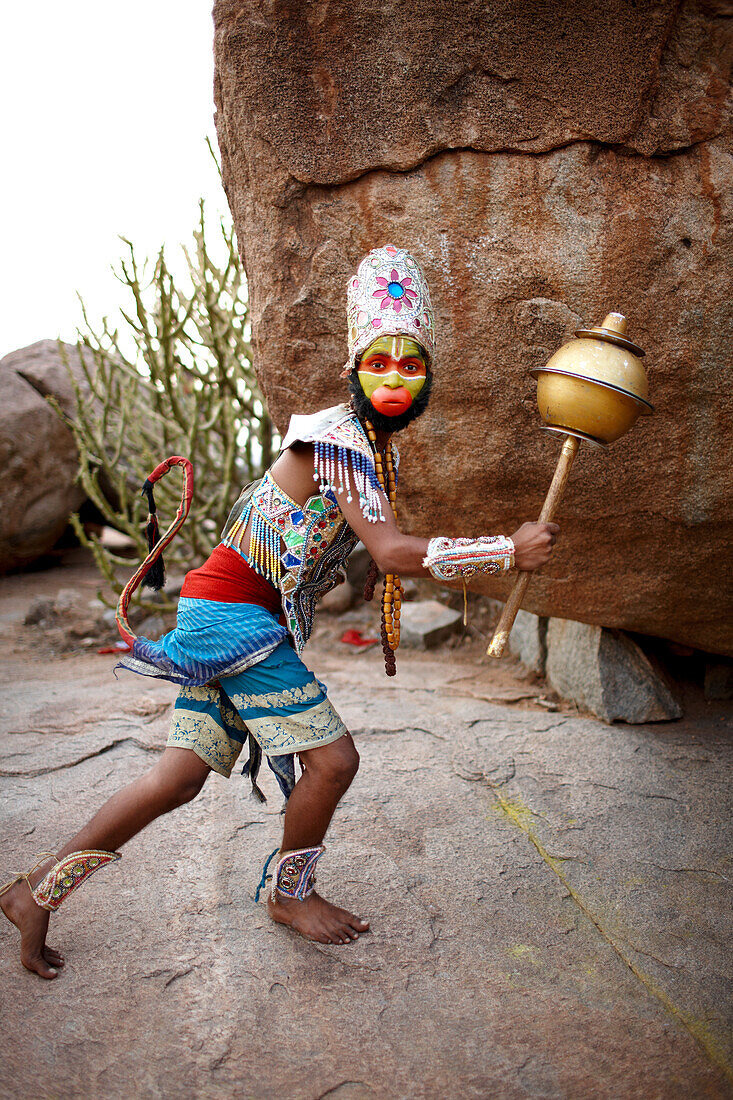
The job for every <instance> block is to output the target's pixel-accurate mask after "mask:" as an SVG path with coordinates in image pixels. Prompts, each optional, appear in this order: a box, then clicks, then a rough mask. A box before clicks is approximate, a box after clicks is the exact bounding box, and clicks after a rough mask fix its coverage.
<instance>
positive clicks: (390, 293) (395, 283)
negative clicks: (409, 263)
mask: <svg viewBox="0 0 733 1100" xmlns="http://www.w3.org/2000/svg"><path fill="white" fill-rule="evenodd" d="M377 284H378V285H379V290H375V291H374V293H373V295H372V297H373V298H381V299H382V302H381V305H380V307H379V308H380V309H389V307H390V306H392V309H393V310H394V311H395V313H399V312H400V311H401V309H402V306H403V305H405V304H406V305H408V306H411V305H412V299H413V298H417V294H416V292H415V291H414V290H410V289H409V288H410V286H411V285H412V279H411V278H410V277H409V275H405V277H404V278H403V279H402V280H400V276H399V272H398V271H397V269H396V268H394V267H393V268H392V271H391V272H390V278H389V279H385V278H383V277H382V276H381V275H378V276H377Z"/></svg>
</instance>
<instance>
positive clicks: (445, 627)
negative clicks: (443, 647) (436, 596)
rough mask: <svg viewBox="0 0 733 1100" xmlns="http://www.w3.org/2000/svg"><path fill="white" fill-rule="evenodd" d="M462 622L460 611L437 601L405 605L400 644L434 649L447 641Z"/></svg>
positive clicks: (420, 601)
mask: <svg viewBox="0 0 733 1100" xmlns="http://www.w3.org/2000/svg"><path fill="white" fill-rule="evenodd" d="M462 622H463V615H462V613H461V612H460V611H454V610H453V608H452V607H446V606H445V604H442V603H438V601H437V600H415V601H413V602H411V603H404V604H403V605H402V611H401V614H400V644H401V645H404V646H408V647H410V648H412V649H432V648H433V647H434V646H437V645H440V643H441V642H444V641H446V640H447V639H448V638H449V637H450V636H451V634H453V633H454V631H456V630H457V629H458V627H459V626H460V625H461V623H462Z"/></svg>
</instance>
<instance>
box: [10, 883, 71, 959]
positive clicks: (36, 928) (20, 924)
mask: <svg viewBox="0 0 733 1100" xmlns="http://www.w3.org/2000/svg"><path fill="white" fill-rule="evenodd" d="M0 909H2V911H3V913H4V914H5V916H6V917H7V918H8V920H9V921H10V922H11V923H12V924H14V925H15V927H16V928H17V929H19V931H20V961H21V962H22V963H23V966H24V967H25V968H26V970H32V971H33V972H34V973H35V974H39V975H40V976H41V977H42V978H48V979H51V978H55V977H56V976H57V974H58V971H59V970H60V969H61V968H62V967H63V965H64V957H63V955H60V954H59V953H58V951H56V950H54V948H53V947H47V946H46V932H47V930H48V920H49V917H50V916H51V914H50V913H49V911H48V910H47V909H41V907H40V905H36V903H35V901H34V900H33V895H32V894H31V891H30V887H29V886H28V883H27V882H26V881H25V880H23V879H22V880H21V881H20V882H16V884H15V885H14V886H11V887H10V889H9V890H8V891H7V892H6V893H5V894H3V895H2V896H0Z"/></svg>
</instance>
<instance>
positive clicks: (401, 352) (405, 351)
mask: <svg viewBox="0 0 733 1100" xmlns="http://www.w3.org/2000/svg"><path fill="white" fill-rule="evenodd" d="M358 373H359V382H360V384H361V388H362V389H363V391H364V393H365V395H366V396H367V398H368V399H369V400H370V401H371V403H372V405H373V406H374V408H375V409H376V410H377V412H380V413H382V415H383V416H400V415H401V414H402V413H404V412H407V410H408V409H409V408H410V406H411V405H412V403H413V401H414V400H415V398H416V397H417V395H418V394H419V393H420V390H421V389H422V388H423V386H424V385H425V379H426V374H427V371H426V367H425V352H424V351H423V349H422V348H421V347H420V345H419V344H418V343H417V341H416V340H411V339H409V337H407V336H380V337H378V338H377V339H376V340H374V341H373V342H372V343H371V344H370V345H369V347H368V348H367V349H366V351H365V352H364V354H363V356H362V358H361V362H360V363H359V368H358Z"/></svg>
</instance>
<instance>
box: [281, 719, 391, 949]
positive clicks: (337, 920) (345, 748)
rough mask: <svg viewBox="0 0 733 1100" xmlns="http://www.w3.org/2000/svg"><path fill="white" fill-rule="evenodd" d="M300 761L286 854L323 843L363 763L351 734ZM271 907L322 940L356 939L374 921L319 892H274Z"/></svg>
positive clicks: (287, 817) (288, 821)
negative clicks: (301, 895)
mask: <svg viewBox="0 0 733 1100" xmlns="http://www.w3.org/2000/svg"><path fill="white" fill-rule="evenodd" d="M300 760H301V763H302V765H303V768H304V771H303V774H302V776H301V777H300V779H299V780H298V782H297V783H296V784H295V788H294V789H293V793H292V794H291V795H290V798H289V799H288V804H287V809H286V811H285V828H284V832H283V840H282V849H281V851H282V852H294V851H298V850H299V849H303V848H314V847H316V846H317V845H320V844H321V843H322V841H323V838H324V836H325V835H326V829H327V828H328V826H329V824H330V822H331V818H332V817H333V813H334V810H335V809H336V807H337V805H338V803H339V802H340V800H341V798H342V796H343V795H344V794H345V793H346V791H347V790H348V789H349V787H350V785H351V782H352V780H353V778H354V776H355V775H356V772H357V770H358V767H359V754H358V752H357V751H356V746H355V745H354V742H353V740H352V738H351V734H349V733H346V734H344V735H343V736H342V737H339V738H338V739H337V740H336V741H332V742H330V744H327V745H322V746H321V747H319V748H314V749H308V750H307V751H306V752H302V753H300ZM267 908H268V911H269V913H270V916H271V917H272V919H273V920H275V921H278V922H279V923H280V924H287V925H289V926H290V927H291V928H293V929H294V930H295V931H296V932H299V933H300V934H301V936H305V938H306V939H311V940H318V941H319V942H320V943H340V944H344V943H350V942H351V940H355V939H357V938H358V936H359V933H360V932H366V931H367V929H368V928H369V922H368V921H365V920H361V919H360V918H359V917H356V916H354V914H353V913H349V912H348V911H347V910H346V909H340V908H339V907H338V906H336V905H332V904H331V903H330V902H328V901H326V900H325V899H324V898H322V897H321V896H320V895H319V894H317V893H316V892H315V890H314V891H313V892H312V893H311V894H310V895H309V896H308V897H306V898H304V899H303V900H302V901H300V900H298V899H296V898H291V897H286V896H284V895H283V894H281V893H280V892H278V891H277V890H274V891H273V893H272V895H271V896H270V898H269V899H268V903H267Z"/></svg>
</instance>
